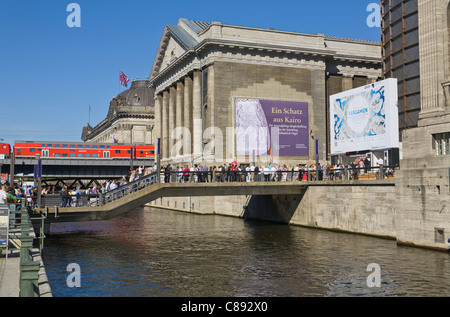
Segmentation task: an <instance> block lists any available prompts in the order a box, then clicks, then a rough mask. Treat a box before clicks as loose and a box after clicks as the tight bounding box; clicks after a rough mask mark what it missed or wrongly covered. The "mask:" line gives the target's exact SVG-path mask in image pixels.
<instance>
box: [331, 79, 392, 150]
mask: <svg viewBox="0 0 450 317" xmlns="http://www.w3.org/2000/svg"><path fill="white" fill-rule="evenodd" d="M330 123H331V127H330V132H331V136H330V143H331V144H330V145H331V154H332V155H337V154H344V153H348V152H357V151H375V150H385V149H391V148H398V147H399V130H398V92H397V79H392V78H391V79H386V80H383V81H380V82H377V83H374V84H370V85H367V86H364V87H360V88H355V89H352V90H348V91H345V92H342V93H339V94H336V95H333V96H331V97H330Z"/></svg>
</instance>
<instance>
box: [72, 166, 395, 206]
mask: <svg viewBox="0 0 450 317" xmlns="http://www.w3.org/2000/svg"><path fill="white" fill-rule="evenodd" d="M363 171H364V172H365V173H362V172H363ZM369 171H370V172H369ZM374 171H375V172H374ZM385 171H389V175H390V174H391V173H392V175H393V173H394V168H393V167H380V166H377V167H356V166H355V167H350V166H344V167H343V168H331V169H327V168H322V169H320V170H316V169H311V168H303V169H299V170H265V169H262V170H260V171H258V172H255V171H246V170H235V171H231V170H227V171H219V170H210V169H209V170H207V171H190V170H189V171H184V170H181V171H178V170H171V171H161V172H160V173H161V174H160V177H161V179H159V180H158V179H157V177H158V173H157V172H152V173H151V174H148V175H145V176H141V177H139V178H137V179H135V180H134V181H132V182H128V183H125V184H122V185H120V186H118V187H116V188H114V189H112V190H109V191H107V192H105V193H101V192H100V193H98V194H94V195H93V194H89V195H87V194H81V195H66V196H65V197H90V198H95V201H94V202H92V203H89V202H88V206H102V205H105V204H108V203H111V202H113V201H115V200H117V199H121V198H123V197H125V196H127V195H129V194H131V193H133V192H136V191H139V190H141V189H144V188H146V187H148V186H150V185H152V184H155V183H164V182H172V183H177V182H178V183H180V182H189V183H192V182H277V181H290V182H295V181H305V180H306V181H319V182H321V181H324V180H336V179H339V180H358V178H359V176H360V175H362V174H366V173H368V174H372V176H373V177H374V179H381V178H384V177H385V175H386V173H385ZM317 172H319V173H317ZM286 174H290V175H289V177H287V175H286ZM373 174H375V175H373ZM284 175H286V177H284ZM389 175H387V176H389Z"/></svg>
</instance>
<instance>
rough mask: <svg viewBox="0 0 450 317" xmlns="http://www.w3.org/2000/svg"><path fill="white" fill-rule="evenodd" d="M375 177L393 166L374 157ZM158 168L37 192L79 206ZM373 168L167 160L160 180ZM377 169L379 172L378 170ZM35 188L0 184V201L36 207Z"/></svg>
mask: <svg viewBox="0 0 450 317" xmlns="http://www.w3.org/2000/svg"><path fill="white" fill-rule="evenodd" d="M374 166H375V171H376V172H377V173H378V177H380V176H381V177H392V176H394V172H395V171H394V169H392V168H390V167H384V165H383V160H382V159H380V160H377V161H376V162H375V164H374ZM157 170H158V167H157V165H156V164H155V165H153V166H149V167H144V166H139V167H137V168H131V169H130V171H129V175H126V176H123V177H122V178H121V179H120V180H114V179H113V180H109V181H107V182H105V183H104V184H102V185H101V186H97V185H93V186H92V187H89V188H87V189H82V188H81V186H76V187H72V188H68V186H67V185H64V186H63V187H62V188H56V187H54V186H48V187H47V186H46V187H43V188H42V191H41V196H45V195H51V194H59V195H60V199H61V207H80V206H83V205H86V204H87V202H88V201H89V199H97V197H98V194H100V193H101V194H106V193H108V192H109V191H112V190H114V189H116V188H118V187H120V186H123V185H125V184H127V183H131V182H133V181H135V180H137V179H139V178H141V177H144V176H147V175H149V174H152V173H154V172H156V171H157ZM371 171H372V172H373V170H372V165H371V162H370V158H369V157H362V158H357V159H355V160H354V161H353V162H351V163H350V164H334V165H331V164H327V165H325V166H322V165H321V164H320V163H318V164H317V165H316V164H314V163H312V164H309V165H306V164H297V165H293V164H290V165H286V164H284V165H281V164H274V163H270V164H266V165H261V164H238V163H237V162H236V161H233V162H231V163H228V164H221V165H218V166H209V167H208V166H207V165H206V164H194V165H191V166H189V165H184V166H180V165H178V166H176V167H172V166H171V164H167V165H166V166H164V167H161V169H160V177H161V178H160V182H162V183H169V182H177V183H188V182H194V183H202V182H282V181H307V180H315V179H316V178H317V179H318V180H343V179H349V180H355V179H358V177H359V175H364V174H367V173H369V172H371ZM380 172H381V173H380ZM37 196H38V192H37V188H36V187H32V186H30V185H26V187H25V189H22V188H20V187H17V186H16V187H12V186H6V185H1V187H0V204H2V203H18V202H20V199H21V198H23V197H25V198H27V200H26V201H27V205H28V206H31V207H36V200H37V199H36V198H37Z"/></svg>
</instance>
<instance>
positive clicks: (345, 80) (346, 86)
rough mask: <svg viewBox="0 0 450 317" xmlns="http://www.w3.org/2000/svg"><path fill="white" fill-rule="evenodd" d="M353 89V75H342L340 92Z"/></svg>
mask: <svg viewBox="0 0 450 317" xmlns="http://www.w3.org/2000/svg"><path fill="white" fill-rule="evenodd" d="M350 89H353V75H349V74H344V75H343V77H342V91H347V90H350Z"/></svg>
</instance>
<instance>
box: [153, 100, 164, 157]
mask: <svg viewBox="0 0 450 317" xmlns="http://www.w3.org/2000/svg"><path fill="white" fill-rule="evenodd" d="M154 131H155V134H154V135H155V138H154V140H153V141H154V144H155V146H156V147H157V146H158V138H162V96H161V94H158V95H156V96H155V129H154ZM157 150H158V149H157V148H155V154H157V153H156V151H157Z"/></svg>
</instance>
